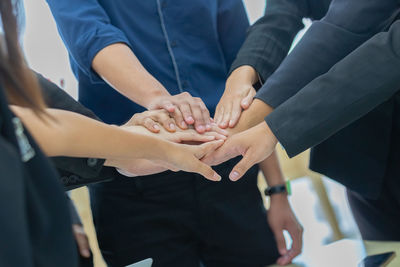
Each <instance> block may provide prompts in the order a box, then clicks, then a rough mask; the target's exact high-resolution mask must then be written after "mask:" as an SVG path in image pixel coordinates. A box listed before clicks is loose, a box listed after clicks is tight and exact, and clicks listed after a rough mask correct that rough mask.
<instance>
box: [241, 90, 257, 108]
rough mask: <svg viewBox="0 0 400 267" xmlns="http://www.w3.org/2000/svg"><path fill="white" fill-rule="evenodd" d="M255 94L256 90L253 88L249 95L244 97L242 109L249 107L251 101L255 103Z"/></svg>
mask: <svg viewBox="0 0 400 267" xmlns="http://www.w3.org/2000/svg"><path fill="white" fill-rule="evenodd" d="M255 95H256V93H255V90H254V89H253V88H251V89H250V91H249V93H248V94H247V96H246V97H245V98H243V99H242V101H241V102H240V106H241V107H242V109H248V108H249V107H250V105H251V103H253V98H254V96H255Z"/></svg>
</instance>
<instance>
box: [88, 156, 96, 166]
mask: <svg viewBox="0 0 400 267" xmlns="http://www.w3.org/2000/svg"><path fill="white" fill-rule="evenodd" d="M87 165H88V166H89V167H95V166H96V165H97V159H92V158H90V159H88V160H87Z"/></svg>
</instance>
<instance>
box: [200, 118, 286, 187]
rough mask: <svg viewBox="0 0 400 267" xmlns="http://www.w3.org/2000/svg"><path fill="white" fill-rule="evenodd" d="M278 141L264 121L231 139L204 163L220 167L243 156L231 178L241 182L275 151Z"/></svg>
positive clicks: (206, 158)
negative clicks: (253, 167) (246, 174)
mask: <svg viewBox="0 0 400 267" xmlns="http://www.w3.org/2000/svg"><path fill="white" fill-rule="evenodd" d="M277 142H278V140H277V139H276V137H275V136H274V134H273V133H272V132H271V130H270V129H269V127H268V125H267V123H266V122H265V121H264V122H262V123H260V124H258V125H257V126H254V127H252V128H250V129H248V130H246V131H243V132H240V133H237V134H235V135H233V136H232V137H229V138H228V139H227V140H226V141H225V143H224V145H223V146H221V147H220V148H219V149H218V150H216V151H215V152H213V153H211V154H209V155H207V156H206V157H205V158H204V159H203V160H202V161H203V162H204V163H206V164H209V165H218V164H221V163H223V162H225V161H227V160H229V159H231V158H234V157H236V156H239V155H242V156H243V158H242V160H241V161H240V162H239V163H238V164H236V166H235V167H234V168H233V170H232V171H231V173H230V175H229V178H230V179H231V180H232V181H237V180H239V179H240V178H241V177H242V176H243V175H244V174H245V173H246V172H247V171H248V170H249V169H250V168H251V167H252V166H253V165H255V164H257V163H259V162H261V161H262V160H264V159H266V158H267V157H268V156H270V155H271V153H272V152H273V151H274V150H275V146H276V144H277Z"/></svg>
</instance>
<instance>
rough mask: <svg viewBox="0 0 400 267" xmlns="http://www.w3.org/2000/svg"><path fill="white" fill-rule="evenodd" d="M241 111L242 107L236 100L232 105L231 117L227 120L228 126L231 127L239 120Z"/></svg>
mask: <svg viewBox="0 0 400 267" xmlns="http://www.w3.org/2000/svg"><path fill="white" fill-rule="evenodd" d="M241 113H242V107H241V106H240V102H239V100H236V101H235V102H234V103H233V105H232V111H231V118H230V120H229V127H230V128H233V127H235V126H236V124H237V122H238V121H239V118H240V114H241Z"/></svg>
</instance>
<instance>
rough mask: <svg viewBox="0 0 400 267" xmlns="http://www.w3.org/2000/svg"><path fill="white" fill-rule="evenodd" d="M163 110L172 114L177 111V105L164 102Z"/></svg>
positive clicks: (167, 101) (162, 104)
mask: <svg viewBox="0 0 400 267" xmlns="http://www.w3.org/2000/svg"><path fill="white" fill-rule="evenodd" d="M160 107H161V108H163V109H165V110H166V111H168V112H170V113H172V112H174V111H175V109H176V107H175V105H174V104H173V103H172V102H171V101H169V100H163V102H162V103H161V105H160Z"/></svg>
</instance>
